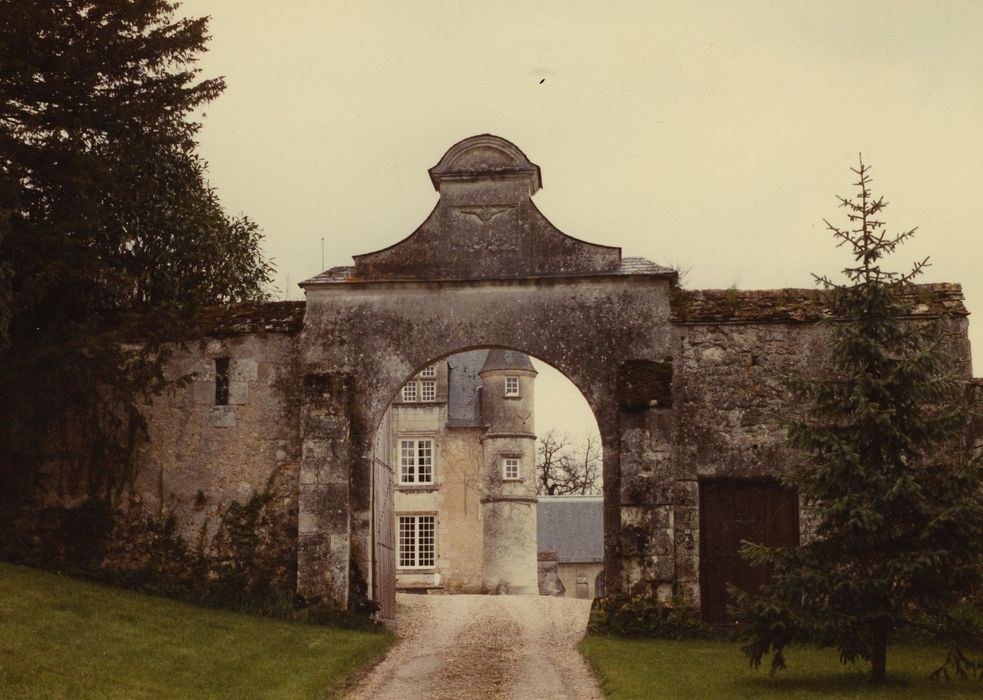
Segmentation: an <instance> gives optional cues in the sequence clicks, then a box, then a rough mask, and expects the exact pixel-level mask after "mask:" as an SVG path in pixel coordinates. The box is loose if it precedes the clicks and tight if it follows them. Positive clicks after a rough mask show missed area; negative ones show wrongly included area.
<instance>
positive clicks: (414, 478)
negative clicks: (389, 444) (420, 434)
mask: <svg viewBox="0 0 983 700" xmlns="http://www.w3.org/2000/svg"><path fill="white" fill-rule="evenodd" d="M399 483H401V484H432V483H433V440H431V439H430V438H411V439H408V440H400V441H399Z"/></svg>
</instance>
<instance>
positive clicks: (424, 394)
mask: <svg viewBox="0 0 983 700" xmlns="http://www.w3.org/2000/svg"><path fill="white" fill-rule="evenodd" d="M436 400H437V381H436V380H434V379H424V380H423V381H422V382H420V401H422V402H423V403H432V402H434V401H436Z"/></svg>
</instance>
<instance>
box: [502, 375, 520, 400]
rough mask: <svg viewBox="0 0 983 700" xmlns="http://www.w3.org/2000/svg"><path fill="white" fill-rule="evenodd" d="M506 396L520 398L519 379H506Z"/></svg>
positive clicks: (511, 377)
mask: <svg viewBox="0 0 983 700" xmlns="http://www.w3.org/2000/svg"><path fill="white" fill-rule="evenodd" d="M505 395H506V396H519V378H518V377H514V376H509V377H506V378H505Z"/></svg>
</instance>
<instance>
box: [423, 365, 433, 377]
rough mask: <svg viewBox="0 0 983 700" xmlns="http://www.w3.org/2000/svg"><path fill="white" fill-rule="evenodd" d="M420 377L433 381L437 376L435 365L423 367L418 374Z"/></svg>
mask: <svg viewBox="0 0 983 700" xmlns="http://www.w3.org/2000/svg"><path fill="white" fill-rule="evenodd" d="M420 376H421V377H423V378H424V379H433V378H434V377H436V376H437V365H430V366H429V367H424V368H423V371H421V372H420Z"/></svg>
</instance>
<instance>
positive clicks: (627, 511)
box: [135, 135, 972, 605]
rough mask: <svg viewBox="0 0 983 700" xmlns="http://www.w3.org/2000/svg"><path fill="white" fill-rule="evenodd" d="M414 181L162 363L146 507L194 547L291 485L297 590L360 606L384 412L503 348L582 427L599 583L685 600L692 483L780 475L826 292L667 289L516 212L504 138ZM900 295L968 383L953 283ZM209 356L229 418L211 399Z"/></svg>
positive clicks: (961, 313) (529, 171)
mask: <svg viewBox="0 0 983 700" xmlns="http://www.w3.org/2000/svg"><path fill="white" fill-rule="evenodd" d="M430 174H431V178H432V180H433V183H434V186H435V188H436V189H437V191H438V192H439V195H440V198H439V200H438V203H437V206H436V207H435V208H434V210H433V212H432V213H431V215H430V216H429V217H428V219H427V220H426V221H425V222H424V223H423V224H422V225H421V226H420V227H419V228H418V229H417V230H416V231H415V232H414V233H413V234H412V235H410V236H409V237H408V238H407V239H405V240H404V241H402V242H400V243H398V244H396V245H394V246H391V247H390V248H387V249H385V250H382V251H379V252H377V253H370V254H367V255H362V256H357V257H356V260H355V265H354V266H353V267H344V268H333V269H331V270H328V271H326V272H325V273H322V274H321V275H319V276H317V277H315V278H313V279H311V280H308V281H307V282H305V283H304V284H303V287H304V288H305V291H306V295H307V300H306V303H299V304H298V303H282V304H266V305H252V306H242V307H234V308H232V309H227V310H223V311H213V312H209V313H206V314H205V315H204V316H203V319H202V325H201V326H200V328H199V334H198V338H196V339H195V340H194V341H192V342H190V343H188V344H187V349H186V350H183V351H181V352H178V353H177V354H176V355H175V357H174V360H173V362H172V365H173V367H172V372H173V375H174V376H179V375H183V374H188V373H194V381H192V383H191V384H190V385H188V386H187V387H184V388H179V389H177V390H176V391H175V392H174V393H173V394H171V395H168V396H165V397H162V398H161V399H160V400H158V401H155V403H154V404H153V406H151V407H148V409H147V413H148V418H149V423H150V427H151V436H152V441H151V443H150V445H149V446H148V448H147V450H145V452H144V453H143V454H142V455H141V471H140V476H139V477H138V480H137V482H136V484H135V491H136V492H137V495H138V496H139V498H141V499H142V501H143V504H144V507H145V508H147V509H152V508H157V509H171V510H173V511H174V512H175V513H176V514H177V515H178V516H179V520H180V522H181V524H182V526H183V527H184V528H185V530H186V532H187V533H189V535H190V534H191V533H194V532H197V531H198V530H200V528H201V526H202V524H203V523H204V522H205V521H206V520H207V519H208V518H209V517H215V515H216V514H218V513H219V512H220V511H221V509H222V508H223V507H225V506H226V505H227V504H228V503H229V502H230V501H231V500H233V499H238V500H240V501H242V500H244V499H245V498H248V496H249V494H250V493H253V492H257V491H261V490H263V489H264V488H265V487H266V484H268V483H269V481H270V479H271V478H272V477H273V476H274V475H275V474H281V475H282V474H287V475H294V476H290V477H288V478H292V479H294V480H295V481H294V482H293V486H292V488H293V489H294V492H295V493H296V494H297V499H298V502H297V505H298V515H297V523H296V532H297V542H296V551H297V564H298V572H297V575H298V580H297V591H298V593H299V594H300V596H301V597H302V598H303V599H304V600H306V601H315V600H320V599H324V600H329V601H334V602H336V603H338V604H341V605H350V604H353V603H356V602H358V601H359V600H360V599H362V598H364V597H365V596H366V595H367V588H366V582H367V580H368V579H369V577H370V572H371V571H373V568H372V567H373V562H372V560H371V557H372V554H371V553H372V551H373V546H372V542H373V532H372V525H371V523H372V518H371V509H372V480H373V478H375V477H376V475H374V474H373V467H372V461H371V459H370V455H371V452H372V445H373V438H374V434H375V430H376V428H377V426H378V425H379V422H380V420H381V418H382V416H383V413H384V411H385V409H386V407H387V405H388V404H389V402H390V401H391V399H392V398H393V396H394V394H395V393H396V391H397V390H398V388H399V387H400V386H401V385H402V384H403V382H404V381H405V380H406V379H407V378H408V377H410V376H411V375H412V374H414V373H415V372H417V371H419V370H420V369H422V368H423V367H425V366H427V365H429V364H431V363H433V362H435V361H436V360H439V359H441V358H444V357H447V356H449V355H451V354H453V353H455V352H459V351H462V350H466V349H470V348H477V347H500V348H508V349H514V350H518V351H521V352H523V353H526V354H528V355H531V356H534V357H536V358H539V359H540V360H543V361H545V362H547V363H549V364H551V365H553V366H554V367H556V368H557V369H558V370H560V371H561V372H563V373H564V374H565V375H566V376H567V377H568V378H569V379H570V380H571V381H572V382H573V383H574V384H575V385H576V386H577V387H578V389H579V390H580V391H581V392H582V393H583V395H584V397H585V398H586V400H587V402H588V404H589V405H590V407H591V409H592V410H593V412H594V415H595V417H596V419H597V422H598V426H599V429H600V433H601V438H602V444H603V451H604V458H603V459H604V501H605V506H604V529H605V539H604V541H605V545H604V548H605V564H604V567H605V568H604V571H605V582H606V588H607V590H608V591H609V592H614V591H622V592H626V593H634V594H642V595H648V596H652V597H655V598H657V599H658V600H661V601H664V602H668V601H676V602H680V601H685V602H689V603H692V604H697V605H698V604H699V602H700V571H699V561H700V560H699V551H700V542H701V539H700V517H699V511H700V483H701V481H702V480H707V479H720V478H736V479H742V480H754V479H762V478H769V477H774V476H776V475H778V474H780V473H781V472H782V470H783V469H784V467H785V465H786V464H788V462H789V455H788V453H787V452H786V448H785V447H784V443H783V439H782V435H781V434H780V433H779V432H778V431H777V430H776V428H775V420H774V417H775V415H776V413H778V412H780V411H781V410H782V407H783V406H784V404H785V401H786V396H785V394H784V393H783V390H782V388H781V386H780V383H779V382H778V375H779V374H781V373H787V372H801V371H809V370H814V369H815V368H816V367H817V366H818V365H819V363H820V360H821V357H822V354H823V343H822V338H823V333H824V329H823V326H822V324H820V323H819V322H820V321H822V320H823V319H825V318H826V317H827V310H826V307H825V305H824V303H823V296H822V294H820V293H819V292H815V291H810V290H773V291H756V292H741V291H736V290H727V291H687V290H681V289H679V288H678V285H677V280H676V275H675V273H674V272H673V271H672V270H670V269H667V268H664V267H660V266H658V265H655V264H653V263H650V262H648V261H645V260H641V259H638V258H623V257H622V256H621V252H620V250H619V249H617V248H612V247H609V246H597V245H593V244H589V243H585V242H583V241H579V240H577V239H575V238H572V237H570V236H567V235H565V234H563V233H561V232H560V231H558V230H557V229H556V228H555V227H553V226H552V225H551V224H550V223H549V221H547V220H546V218H545V217H544V216H543V215H542V214H541V213H540V212H539V211H538V210H537V209H536V207H535V206H534V205H533V203H532V200H531V197H532V195H533V194H535V192H536V191H537V190H538V189H539V187H540V186H541V176H540V173H539V168H538V167H537V166H535V165H533V164H532V163H531V162H529V160H528V159H527V158H526V157H525V155H523V154H522V152H521V151H519V149H518V148H516V147H515V146H514V145H513V144H511V143H509V142H507V141H505V140H504V139H499V138H497V137H493V136H488V135H484V136H477V137H473V138H471V139H466V140H465V141H462V142H461V143H459V144H456V145H455V146H454V147H452V148H451V149H450V150H449V151H448V152H447V154H445V156H444V157H443V158H442V159H441V161H440V163H439V164H438V165H437V166H435V167H434V168H433V169H432V170H431V171H430ZM911 302H912V314H913V318H933V317H938V316H940V315H946V317H947V320H946V321H945V323H946V324H947V328H948V332H949V352H950V357H951V359H952V363H953V367H954V368H955V369H956V370H957V371H958V372H959V374H960V376H962V377H963V378H965V379H966V380H969V379H970V378H971V376H972V375H971V367H970V352H969V343H968V339H967V325H968V319H967V312H966V310H965V309H964V308H963V305H962V293H961V290H960V288H959V286H958V285H947V284H937V285H926V286H923V287H919V288H918V290H916V292H915V293H914V294H913V297H912V299H911ZM220 357H227V358H229V363H230V364H229V366H230V378H229V379H230V384H229V404H230V405H228V406H215V405H212V404H213V403H214V401H213V399H214V396H215V376H214V371H215V369H214V368H215V359H216V358H220ZM803 529H804V530H806V531H808V523H803Z"/></svg>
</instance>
